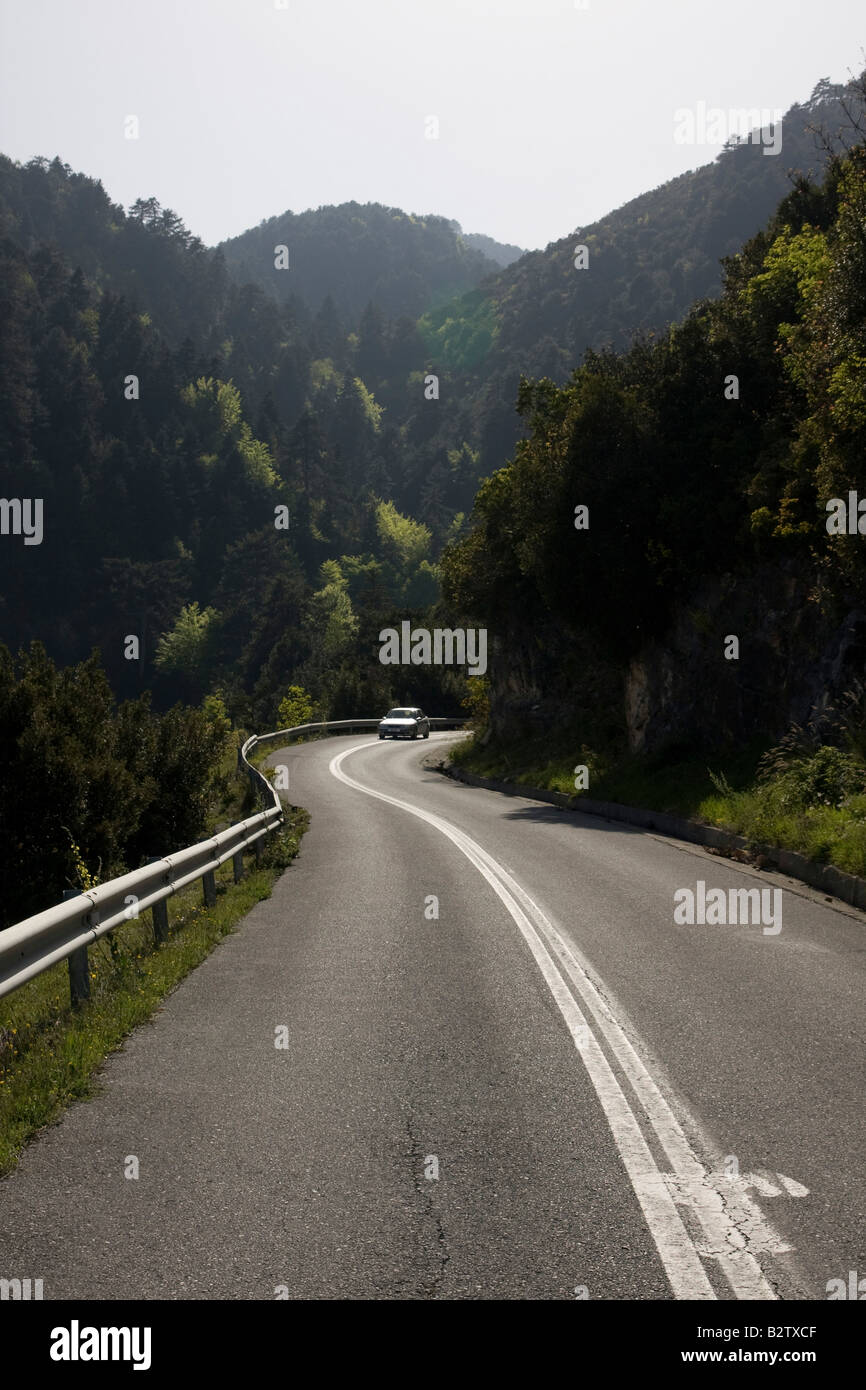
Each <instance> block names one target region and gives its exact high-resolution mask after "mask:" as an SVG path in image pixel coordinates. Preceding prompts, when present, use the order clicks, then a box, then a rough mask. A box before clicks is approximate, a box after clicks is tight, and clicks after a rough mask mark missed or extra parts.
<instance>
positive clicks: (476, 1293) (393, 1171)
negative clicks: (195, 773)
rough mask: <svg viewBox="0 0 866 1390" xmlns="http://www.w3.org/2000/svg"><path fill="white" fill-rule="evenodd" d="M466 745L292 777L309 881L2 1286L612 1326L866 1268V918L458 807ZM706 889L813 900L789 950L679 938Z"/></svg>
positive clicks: (45, 1139) (39, 1171) (141, 1040)
mask: <svg viewBox="0 0 866 1390" xmlns="http://www.w3.org/2000/svg"><path fill="white" fill-rule="evenodd" d="M453 737H454V735H436V734H434V735H433V736H432V737H431V738H430V740H429V742H424V743H406V744H392V743H385V744H381V743H379V742H378V740H376V739H375V738H372V739H371V738H369V737H360V736H352V737H348V738H338V739H330V740H327V741H323V742H319V743H315V744H308V745H304V746H299V747H296V748H292V749H288V750H283V751H280V752H274V753H273V754H272V756H271V758H270V761H271V762H273V763H280V762H282V763H285V764H286V765H287V766H288V767H289V771H290V790H289V792H288V796H289V799H290V800H291V801H293V802H295V803H296V804H300V805H304V806H307V807H308V808H309V809H310V811H311V814H312V826H311V829H310V831H309V832H308V834H307V836H306V837H305V839H304V841H303V845H302V849H301V853H300V856H299V858H298V860H297V861H296V863H295V864H294V865H293V866H292V867H291V868H290V869H289V871H288V872H287V873H286V874H285V875H284V876H283V877H282V879H281V880H280V881H279V883H278V884H277V885H276V887H275V890H274V893H273V895H272V897H271V898H270V899H269V900H268V901H266V902H264V903H261V904H259V905H258V906H257V907H256V908H255V909H254V910H253V911H252V912H251V913H250V914H249V916H248V917H247V918H246V919H245V920H244V922H243V923H242V924H241V927H240V930H239V931H238V933H237V934H236V935H235V936H232V937H230V938H228V939H227V940H226V941H225V942H223V943H222V944H221V945H220V946H219V947H218V948H217V950H216V951H215V952H214V953H213V955H211V956H210V957H209V958H208V960H207V961H205V962H204V964H203V965H202V966H201V967H199V969H198V970H196V971H195V972H194V973H193V974H192V975H191V976H190V977H188V979H187V980H186V981H185V982H184V983H183V984H182V985H181V986H180V987H179V988H178V989H177V990H176V991H175V993H174V994H173V995H172V996H171V997H170V998H169V999H168V1000H167V1001H166V1003H165V1005H164V1007H163V1008H162V1009H161V1010H160V1012H159V1014H158V1015H157V1016H156V1018H155V1019H154V1021H153V1022H152V1023H151V1024H149V1025H147V1026H145V1027H143V1028H140V1029H139V1030H137V1032H136V1033H135V1034H134V1035H133V1036H132V1037H131V1038H130V1039H129V1040H128V1041H127V1044H126V1046H125V1048H124V1049H123V1051H122V1052H120V1053H118V1054H115V1055H114V1056H113V1057H111V1058H110V1059H109V1061H108V1062H107V1064H106V1066H105V1068H104V1070H103V1074H102V1076H103V1081H102V1087H101V1090H100V1093H99V1094H98V1095H97V1096H96V1097H95V1098H94V1099H92V1100H90V1101H88V1102H85V1103H82V1104H78V1105H76V1106H74V1107H73V1108H72V1109H71V1110H70V1111H69V1112H68V1113H67V1115H66V1116H65V1118H64V1119H63V1121H62V1122H61V1123H60V1124H59V1125H57V1126H55V1127H53V1128H51V1129H49V1130H47V1131H45V1132H44V1133H43V1134H42V1135H41V1136H40V1137H39V1139H38V1140H37V1141H36V1142H35V1143H33V1144H32V1145H31V1146H30V1148H29V1149H28V1150H27V1152H26V1154H25V1156H24V1158H23V1160H22V1162H21V1164H20V1165H19V1168H18V1170H17V1171H16V1172H15V1173H14V1174H13V1175H12V1176H11V1177H10V1178H9V1179H7V1180H6V1181H4V1182H2V1183H0V1273H2V1274H4V1276H5V1277H13V1276H15V1277H19V1278H27V1277H30V1278H42V1279H43V1281H44V1296H45V1298H46V1299H49V1298H86V1299H103V1298H107V1299H112V1298H144V1299H156V1298H202V1299H205V1298H217V1299H273V1298H274V1297H275V1296H278V1295H282V1296H287V1297H289V1298H383V1299H435V1298H440V1299H465V1298H476V1299H489V1298H506V1299H511V1298H513V1299H573V1298H579V1297H582V1296H587V1297H589V1298H590V1299H593V1300H595V1299H671V1298H680V1299H685V1298H701V1299H714V1298H719V1299H733V1298H749V1299H752V1298H761V1299H773V1298H783V1299H797V1298H819V1299H824V1298H826V1296H827V1293H826V1289H827V1283H828V1281H829V1280H831V1279H835V1278H839V1279H844V1280H846V1281H847V1279H848V1274H849V1271H850V1270H852V1269H857V1270H860V1271H862V1272H863V1273H864V1274H866V1239H864V1236H866V1197H864V1189H863V1182H862V1176H863V1170H864V1162H863V1159H864V1134H863V1118H862V1115H863V1091H864V1087H863V1081H864V1074H863V1073H864V1066H863V1058H864V1046H863V1043H864V1030H866V1025H864V1019H866V1009H864V994H866V989H864V961H866V955H864V950H866V919H864V917H863V915H862V914H859V913H856V912H854V911H853V910H851V909H847V908H843V907H840V906H838V905H831V904H829V903H827V902H825V901H824V900H822V899H821V898H820V897H819V896H818V895H816V894H815V893H814V892H813V891H812V890H810V889H808V888H806V887H805V886H803V885H800V884H795V883H794V882H793V881H792V880H789V879H787V878H784V877H783V876H780V875H775V874H773V875H769V874H760V873H758V872H757V871H752V870H750V869H748V868H742V867H740V866H737V865H732V864H730V863H729V862H728V861H725V860H722V859H720V858H718V857H715V856H711V855H709V854H708V853H707V852H705V851H704V850H702V849H699V848H697V847H694V846H690V845H684V844H680V843H679V842H674V841H671V840H667V839H665V838H664V837H662V836H659V835H656V834H653V833H649V832H645V831H638V830H632V829H629V828H626V827H623V826H622V825H613V824H610V823H607V822H605V821H602V820H599V819H596V818H593V817H589V816H580V815H577V814H573V813H568V812H563V811H560V810H557V809H554V808H551V807H549V806H547V805H544V804H542V803H538V802H532V801H529V800H526V799H523V798H518V797H505V796H502V795H501V794H499V793H495V792H489V791H484V790H479V789H474V788H469V787H465V786H463V785H461V784H457V783H453V782H451V781H449V780H447V779H445V778H444V777H442V776H441V774H439V773H438V772H435V771H433V770H430V769H429V768H426V767H425V766H424V762H425V759H429V758H430V757H431V755H435V754H436V753H437V752H439V753H441V752H442V751H443V750H444V747H445V746H446V745H447V743H448V742H450V741H451V740H452V739H453ZM699 879H701V880H704V881H705V882H706V884H707V887H708V888H711V887H716V888H722V889H725V890H727V889H729V888H731V887H735V888H739V887H745V888H752V887H756V886H758V887H761V886H772V887H777V888H780V889H781V890H782V908H783V916H782V929H781V931H779V932H778V933H775V934H770V933H765V932H764V930H763V929H762V926H761V925H760V924H758V925H744V926H720V925H717V926H710V925H704V926H701V925H693V926H688V925H678V924H676V923H675V921H674V893H675V891H676V890H677V889H681V888H686V887H691V888H692V889H695V887H696V882H697V880H699ZM437 914H438V915H437ZM278 1042H279V1043H283V1044H285V1045H284V1046H276V1045H275V1044H276V1043H278ZM129 1155H135V1156H136V1157H137V1158H138V1160H139V1165H140V1168H139V1172H140V1176H139V1178H138V1179H137V1180H130V1179H128V1178H126V1177H125V1176H124V1171H125V1166H126V1159H127V1157H128V1156H129Z"/></svg>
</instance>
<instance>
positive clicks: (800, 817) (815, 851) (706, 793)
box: [451, 736, 866, 875]
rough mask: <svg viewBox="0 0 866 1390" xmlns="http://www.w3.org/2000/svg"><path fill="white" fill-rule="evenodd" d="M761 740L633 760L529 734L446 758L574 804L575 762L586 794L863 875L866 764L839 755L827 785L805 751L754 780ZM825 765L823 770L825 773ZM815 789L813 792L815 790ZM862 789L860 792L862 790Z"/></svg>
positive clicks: (815, 758) (816, 756)
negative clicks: (839, 776) (582, 770)
mask: <svg viewBox="0 0 866 1390" xmlns="http://www.w3.org/2000/svg"><path fill="white" fill-rule="evenodd" d="M766 749H767V742H766V741H762V742H755V743H754V744H752V745H751V746H750V747H747V748H743V749H741V750H738V751H732V752H730V753H728V754H725V755H721V754H718V753H713V754H710V755H708V756H705V757H701V756H698V755H697V754H695V753H694V752H687V751H685V750H675V749H671V750H669V751H668V752H667V753H666V754H664V755H658V756H654V757H639V756H633V755H622V754H620V755H619V756H614V755H613V754H610V753H606V754H599V753H597V752H595V751H594V750H592V749H589V748H587V747H585V746H584V745H582V744H581V743H580V741H579V739H578V738H574V739H571V740H566V739H563V738H562V737H561V736H556V737H552V736H535V737H533V738H528V739H525V740H523V741H521V742H520V743H519V744H505V743H500V744H495V743H493V742H492V741H491V742H490V743H488V744H487V745H486V746H482V745H481V744H480V743H479V742H477V740H476V739H475V738H473V739H467V740H466V742H465V743H461V744H460V745H458V746H457V747H456V748H454V749H453V750H452V752H451V761H452V762H454V763H456V764H458V765H459V766H461V767H463V768H465V769H466V771H468V772H475V773H477V774H478V775H479V776H486V777H497V778H500V779H501V780H503V781H509V782H516V783H520V784H522V785H524V786H530V787H539V788H542V789H544V790H547V791H558V792H563V793H564V794H565V795H567V796H572V797H574V804H575V805H579V802H580V796H581V793H578V792H576V790H575V785H574V783H575V777H574V768H575V766H576V765H577V764H581V763H582V764H585V765H586V766H587V767H588V768H589V786H588V788H587V789H586V792H585V793H582V794H583V795H586V796H589V797H591V798H593V799H594V800H598V801H615V802H619V803H620V804H622V805H625V806H638V807H642V808H644V809H646V810H651V811H666V812H668V813H669V814H671V815H678V816H685V817H688V818H690V819H693V820H699V821H704V822H705V823H707V824H709V825H717V826H720V827H721V828H722V829H725V830H730V831H733V832H734V833H735V834H738V835H742V836H744V837H745V838H746V839H748V840H749V841H750V842H751V843H752V844H753V845H755V846H759V845H773V846H775V847H777V848H781V849H788V850H794V851H795V852H797V853H798V854H802V855H805V857H806V858H808V859H811V860H814V861H815V862H817V863H828V864H834V865H835V866H836V868H838V869H844V870H845V871H847V872H848V873H852V874H860V875H866V768H864V766H863V764H862V760H860V759H858V758H857V757H855V756H852V755H839V756H840V757H841V759H842V762H843V763H844V764H845V768H844V771H845V772H846V774H847V784H846V782H845V781H844V779H843V780H840V781H838V785H832V779H831V785H830V786H829V787H826V786H824V785H823V784H822V783H821V779H820V777H818V776H817V774H816V767H817V766H818V764H819V763H822V762H823V761H825V759H824V754H825V753H826V750H823V752H821V751H820V750H819V751H818V752H816V753H811V754H810V753H803V754H802V755H799V756H798V757H796V758H794V759H793V761H791V762H790V763H789V765H788V767H787V770H786V771H782V772H780V773H779V774H777V775H774V776H773V777H771V778H768V779H765V780H761V779H759V777H758V775H757V774H758V763H759V760H760V758H761V755H762V754H763V753H764V752H765V751H766ZM824 771H825V769H824V768H823V766H822V767H821V772H822V773H823V772H824ZM816 786H817V789H816ZM858 793H859V794H858Z"/></svg>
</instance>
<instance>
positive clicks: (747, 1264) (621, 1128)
mask: <svg viewBox="0 0 866 1390" xmlns="http://www.w3.org/2000/svg"><path fill="white" fill-rule="evenodd" d="M369 747H370V744H369V742H367V743H360V744H355V745H354V746H353V747H352V748H347V749H345V750H344V751H343V752H342V753H338V754H337V755H336V757H334V758H332V759H331V763H330V772H331V773H332V775H333V776H334V777H336V778H337V779H338V780H339V781H341V782H344V783H345V784H346V785H347V786H350V787H354V788H355V789H356V790H357V791H360V792H363V793H364V795H365V796H372V797H375V798H376V799H377V800H378V801H384V802H386V803H388V804H389V805H391V806H396V807H397V808H398V809H399V810H401V811H405V812H408V813H409V814H410V815H413V816H417V817H418V818H419V820H422V821H424V822H426V823H427V824H428V825H431V826H433V827H434V828H435V829H436V830H438V831H440V833H441V834H443V835H445V836H447V838H448V839H449V840H451V841H452V843H453V844H455V845H456V846H457V848H458V849H459V850H460V851H461V853H463V854H464V855H465V856H466V857H467V859H469V860H470V862H471V863H473V864H474V865H475V867H476V868H477V869H478V871H479V873H480V874H482V875H483V877H484V878H485V879H486V880H487V882H488V883H489V884H490V886H491V888H493V890H494V892H495V893H496V894H497V896H498V897H499V898H500V900H501V901H502V902H503V903H504V905H505V906H506V908H507V909H508V911H509V913H510V914H511V917H512V918H513V920H514V921H515V923H516V924H517V926H518V928H519V929H520V932H521V934H522V935H523V938H524V940H525V941H526V943H527V945H528V946H529V949H530V951H531V952H532V955H533V957H534V959H535V961H536V964H537V965H538V968H539V970H540V971H541V973H542V975H543V976H544V980H545V982H546V984H547V986H548V988H549V989H550V992H551V994H552V995H553V998H554V999H555V1001H556V1003H557V1006H558V1007H559V1010H560V1013H561V1014H562V1016H563V1018H564V1020H565V1023H566V1026H567V1027H568V1030H569V1032H570V1034H571V1036H572V1039H573V1041H574V1045H575V1047H576V1048H577V1050H578V1052H579V1053H580V1055H581V1058H582V1060H583V1063H584V1065H585V1067H586V1070H587V1073H588V1075H589V1078H590V1080H591V1082H592V1084H593V1086H594V1088H595V1092H596V1094H597V1096H598V1098H599V1101H600V1102H601V1105H602V1108H603V1110H604V1113H605V1116H606V1118H607V1122H608V1125H609V1126H610V1130H611V1133H612V1134H613V1138H614V1142H615V1143H616V1146H617V1149H618V1151H619V1154H620V1157H621V1158H622V1161H623V1164H624V1166H625V1169H626V1172H627V1173H628V1176H629V1179H630V1181H631V1184H632V1187H633V1189H634V1192H635V1195H636V1197H637V1200H638V1202H639V1203H640V1206H641V1210H642V1211H643V1214H644V1218H645V1220H646V1222H647V1225H648V1227H649V1229H650V1232H651V1234H652V1237H653V1240H654V1241H655V1244H656V1248H657V1250H658V1252H659V1257H660V1259H661V1261H662V1264H663V1265H664V1268H665V1272H666V1274H667V1277H668V1280H669V1282H670V1285H671V1289H672V1290H673V1293H674V1296H675V1297H676V1298H678V1299H714V1298H715V1297H716V1294H715V1291H714V1289H713V1287H712V1284H711V1283H710V1281H709V1279H708V1278H707V1275H706V1272H705V1270H704V1267H703V1265H702V1263H701V1258H700V1256H701V1255H703V1256H704V1258H711V1259H714V1260H715V1261H717V1262H718V1264H719V1267H720V1268H721V1270H722V1271H723V1272H724V1274H725V1277H726V1279H727V1281H728V1283H729V1284H730V1286H731V1289H732V1290H733V1292H734V1294H735V1296H736V1297H737V1298H748V1299H774V1298H776V1294H775V1292H774V1290H773V1289H772V1287H771V1285H770V1284H769V1283H768V1282H767V1280H766V1279H765V1277H764V1274H763V1271H762V1269H761V1266H760V1264H759V1263H758V1261H757V1259H756V1258H755V1254H756V1253H757V1252H758V1251H761V1252H765V1253H780V1252H781V1251H785V1250H788V1249H790V1247H789V1246H787V1245H785V1244H784V1243H783V1242H782V1241H781V1239H780V1238H779V1237H778V1236H777V1235H776V1234H775V1232H773V1231H772V1230H771V1228H770V1227H769V1226H768V1225H767V1223H766V1221H765V1219H764V1216H763V1213H762V1212H761V1211H760V1208H759V1207H758V1206H757V1205H756V1204H755V1203H753V1202H751V1201H750V1200H749V1199H748V1198H747V1197H746V1196H745V1194H744V1193H743V1192H742V1191H740V1190H738V1191H736V1192H734V1193H732V1194H729V1195H727V1196H723V1193H722V1192H721V1191H720V1190H719V1187H718V1186H716V1185H714V1183H713V1181H712V1179H711V1176H710V1175H709V1174H708V1172H707V1170H706V1169H705V1167H704V1165H703V1164H702V1163H701V1162H700V1159H699V1158H698V1156H697V1154H696V1153H695V1152H694V1150H693V1149H692V1147H691V1145H690V1144H689V1141H688V1140H687V1138H686V1135H685V1133H684V1131H683V1129H682V1126H681V1125H680V1124H679V1122H678V1120H677V1119H676V1116H675V1115H674V1113H673V1110H672V1109H671V1107H670V1105H669V1104H668V1102H667V1101H666V1100H665V1098H664V1096H663V1094H662V1092H661V1090H660V1089H659V1087H658V1086H657V1084H656V1082H655V1081H654V1080H653V1078H652V1076H651V1075H650V1073H649V1071H648V1070H647V1068H646V1067H645V1065H644V1063H643V1062H642V1061H641V1059H640V1057H639V1056H638V1054H637V1052H636V1051H635V1049H634V1048H633V1047H632V1044H631V1042H630V1041H629V1039H628V1036H627V1035H626V1033H625V1031H624V1029H623V1028H622V1026H621V1025H620V1023H619V1022H618V1021H617V1019H616V1018H615V1017H614V1015H613V1013H612V1012H611V1010H610V1007H609V1006H608V1004H607V1003H606V1001H605V1000H604V999H603V998H602V996H601V995H600V994H599V992H598V990H597V989H596V987H595V985H594V984H593V982H592V980H591V979H590V978H589V975H588V974H587V971H586V970H585V968H584V967H583V965H582V964H581V963H580V962H579V961H578V960H577V958H576V955H575V954H574V953H573V952H572V951H571V950H570V948H569V947H568V946H567V945H566V943H565V942H564V941H563V939H562V937H561V936H560V934H559V933H558V932H557V931H556V929H555V927H554V926H553V924H552V923H551V922H550V921H549V920H548V918H547V917H546V916H545V914H544V913H543V912H542V910H541V908H540V907H539V906H538V904H537V903H535V902H534V901H533V900H532V898H530V896H529V894H528V893H526V891H525V890H524V889H523V888H522V887H521V886H520V884H519V883H517V881H516V880H515V879H514V878H513V877H512V876H511V875H510V874H509V873H508V872H507V870H506V869H504V868H503V867H502V865H501V864H499V863H498V861H497V860H496V859H494V858H493V856H492V855H490V854H488V853H487V851H486V850H484V849H483V848H482V847H481V845H479V844H478V843H477V841H475V840H473V839H472V838H471V837H470V836H469V835H467V834H466V833H465V832H464V831H462V830H460V829H458V827H457V826H455V825H452V824H451V822H450V821H447V820H444V819H443V818H442V817H441V816H437V815H435V814H434V813H433V812H432V811H427V810H425V809H424V808H422V807H419V806H413V805H411V803H409V802H407V801H401V800H400V799H399V798H398V797H395V796H389V795H388V794H387V793H386V792H380V791H375V790H374V789H373V788H372V787H368V786H365V785H364V784H363V783H362V782H358V781H356V780H355V779H354V778H353V777H350V776H349V775H348V773H346V772H344V771H343V769H342V763H343V761H344V760H345V759H346V758H348V757H350V756H351V755H352V754H353V753H357V752H358V751H359V750H360V749H362V748H367V749H369ZM530 919H532V920H530ZM542 937H544V938H545V940H543V939H542ZM555 957H558V959H559V961H560V964H561V967H562V970H564V971H565V974H566V975H567V976H568V978H569V980H571V983H572V985H573V986H574V987H575V989H576V990H577V991H578V993H579V994H580V996H581V1000H582V1002H583V1003H584V1004H585V1005H586V1006H587V1009H588V1011H589V1012H590V1013H591V1015H592V1017H593V1018H594V1019H595V1023H596V1026H597V1027H598V1029H599V1032H600V1033H601V1034H602V1035H603V1036H604V1037H605V1038H606V1039H607V1042H608V1045H609V1046H610V1047H611V1049H612V1051H613V1053H614V1055H615V1056H616V1058H617V1060H618V1062H619V1063H620V1065H621V1067H622V1068H623V1072H624V1074H625V1075H626V1076H627V1078H628V1080H629V1083H630V1085H631V1086H632V1088H633V1090H634V1092H635V1096H636V1098H637V1100H638V1101H639V1103H640V1105H641V1108H642V1109H643V1111H644V1114H645V1116H646V1119H647V1121H648V1123H649V1124H650V1126H651V1127H652V1130H653V1132H654V1134H655V1136H656V1138H657V1140H658V1142H659V1143H660V1144H661V1147H662V1149H663V1151H664V1153H665V1155H666V1157H667V1159H668V1161H669V1162H670V1164H671V1167H672V1170H673V1171H672V1172H671V1173H669V1174H665V1173H662V1172H661V1171H660V1170H659V1168H658V1166H657V1165H656V1163H655V1160H654V1159H653V1156H652V1153H651V1151H650V1149H649V1146H648V1145H647V1142H646V1140H645V1138H644V1135H643V1132H642V1130H641V1128H640V1125H639V1124H638V1121H637V1119H636V1117H635V1114H634V1112H633V1110H632V1108H631V1106H630V1105H629V1103H628V1100H627V1099H626V1096H625V1094H624V1092H623V1090H622V1088H621V1086H620V1084H619V1082H618V1081H617V1078H616V1076H615V1075H614V1072H613V1070H612V1068H611V1066H610V1064H609V1062H608V1060H607V1057H606V1056H605V1054H604V1052H603V1050H602V1048H601V1045H600V1043H599V1041H598V1038H597V1037H596V1035H595V1034H594V1032H593V1030H592V1027H591V1026H590V1024H589V1023H588V1022H587V1019H586V1017H585V1015H584V1014H583V1013H582V1012H581V1010H580V1008H579V1007H578V1004H577V1001H576V1000H575V998H574V995H573V994H572V992H571V990H570V989H569V988H568V985H567V984H566V981H565V979H564V978H563V975H562V973H561V971H560V969H559V968H557V964H556V960H555V959H554V958H555ZM676 1203H679V1204H680V1205H682V1206H685V1207H687V1208H688V1209H689V1210H690V1211H692V1212H693V1213H694V1216H695V1217H696V1219H697V1221H698V1222H699V1223H700V1226H701V1228H702V1231H703V1234H704V1239H703V1240H702V1241H701V1243H700V1245H699V1246H697V1245H696V1244H695V1242H694V1241H693V1240H692V1238H691V1236H690V1235H689V1233H688V1231H687V1230H686V1228H685V1226H684V1224H683V1222H682V1220H681V1218H680V1216H679V1213H678V1212H677V1210H676Z"/></svg>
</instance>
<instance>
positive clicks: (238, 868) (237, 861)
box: [232, 849, 244, 883]
mask: <svg viewBox="0 0 866 1390" xmlns="http://www.w3.org/2000/svg"><path fill="white" fill-rule="evenodd" d="M232 868H233V869H234V872H235V883H240V881H241V879H242V878H243V876H244V852H243V850H242V849H239V850H238V852H237V854H233V855H232Z"/></svg>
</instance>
